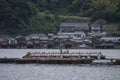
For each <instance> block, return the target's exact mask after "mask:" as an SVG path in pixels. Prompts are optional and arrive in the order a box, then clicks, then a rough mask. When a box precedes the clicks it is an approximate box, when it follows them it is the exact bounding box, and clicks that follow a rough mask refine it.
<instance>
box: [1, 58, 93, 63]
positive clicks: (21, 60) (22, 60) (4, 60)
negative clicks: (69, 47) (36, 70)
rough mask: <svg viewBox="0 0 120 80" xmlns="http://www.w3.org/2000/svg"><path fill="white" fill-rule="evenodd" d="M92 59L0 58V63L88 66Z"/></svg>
mask: <svg viewBox="0 0 120 80" xmlns="http://www.w3.org/2000/svg"><path fill="white" fill-rule="evenodd" d="M93 60H94V59H85V58H84V59H81V58H69V59H68V58H62V59H60V58H41V59H39V58H38V59H32V58H0V63H18V64H27V63H41V64H89V63H92V61H93Z"/></svg>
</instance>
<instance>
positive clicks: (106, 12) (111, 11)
mask: <svg viewBox="0 0 120 80" xmlns="http://www.w3.org/2000/svg"><path fill="white" fill-rule="evenodd" d="M117 5H118V3H117V2H116V0H92V3H91V7H90V9H89V11H90V12H91V14H92V18H93V19H105V20H108V21H114V20H115V13H116V11H117V9H118V8H117Z"/></svg>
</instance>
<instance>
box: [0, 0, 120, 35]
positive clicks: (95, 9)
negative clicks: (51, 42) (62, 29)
mask: <svg viewBox="0 0 120 80" xmlns="http://www.w3.org/2000/svg"><path fill="white" fill-rule="evenodd" d="M60 15H65V16H66V15H67V16H68V15H69V16H84V17H91V18H92V20H96V19H105V20H107V21H109V22H120V0H0V34H10V35H15V34H16V35H18V34H29V33H56V32H57V30H58V25H59V23H60V22H63V21H81V20H78V18H76V19H75V18H74V19H72V18H67V19H66V18H64V17H62V18H61V17H60ZM68 19H70V20H68Z"/></svg>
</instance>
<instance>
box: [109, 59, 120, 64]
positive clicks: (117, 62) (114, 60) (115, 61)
mask: <svg viewBox="0 0 120 80" xmlns="http://www.w3.org/2000/svg"><path fill="white" fill-rule="evenodd" d="M111 64H112V65H120V58H119V59H115V58H114V59H111Z"/></svg>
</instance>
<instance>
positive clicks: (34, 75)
mask: <svg viewBox="0 0 120 80" xmlns="http://www.w3.org/2000/svg"><path fill="white" fill-rule="evenodd" d="M29 51H31V52H35V51H40V52H44V51H45V52H53V51H58V50H57V49H54V50H49V49H0V57H13V58H14V57H15V58H16V57H19V58H21V57H22V56H23V55H25V53H26V52H29ZM70 51H71V52H72V51H76V52H79V51H81V52H90V51H91V52H94V51H96V52H98V51H101V52H102V53H103V54H105V55H106V56H107V57H108V58H111V57H114V58H120V50H116V49H113V50H105V49H104V50H102V49H101V50H100V49H98V50H95V49H90V50H89V49H80V50H79V49H72V50H70ZM0 80H120V66H119V65H115V66H112V65H105V64H103V65H100V64H97V65H92V64H74V65H73V64H71V65H67V64H66V65H57V64H55V65H53V64H0Z"/></svg>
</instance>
